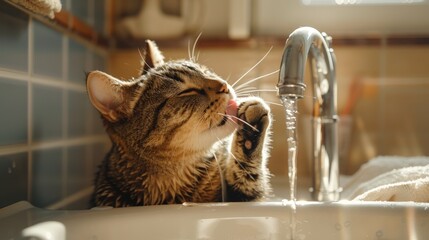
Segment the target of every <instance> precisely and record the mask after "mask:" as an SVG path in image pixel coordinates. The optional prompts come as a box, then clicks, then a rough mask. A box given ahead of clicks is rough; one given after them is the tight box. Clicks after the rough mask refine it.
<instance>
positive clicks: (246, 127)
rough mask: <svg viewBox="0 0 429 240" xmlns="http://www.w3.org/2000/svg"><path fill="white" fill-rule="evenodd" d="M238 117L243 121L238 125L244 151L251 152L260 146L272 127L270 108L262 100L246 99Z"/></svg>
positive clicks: (241, 105)
mask: <svg viewBox="0 0 429 240" xmlns="http://www.w3.org/2000/svg"><path fill="white" fill-rule="evenodd" d="M237 116H238V117H239V118H240V119H241V121H239V122H238V124H239V126H240V128H239V134H240V136H241V137H242V139H240V140H241V144H242V146H243V150H245V151H246V152H249V151H250V152H251V151H253V150H255V149H256V148H257V147H258V146H259V145H260V140H261V136H265V132H266V130H267V128H268V126H269V125H270V122H271V115H270V108H269V107H268V105H267V104H266V103H264V101H263V100H262V99H260V98H257V97H251V98H246V99H244V101H243V102H241V103H240V105H239V107H238V113H237Z"/></svg>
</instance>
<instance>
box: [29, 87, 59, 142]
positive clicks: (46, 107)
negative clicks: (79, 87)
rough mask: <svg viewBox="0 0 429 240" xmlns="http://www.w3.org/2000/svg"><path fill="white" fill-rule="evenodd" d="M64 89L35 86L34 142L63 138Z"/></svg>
mask: <svg viewBox="0 0 429 240" xmlns="http://www.w3.org/2000/svg"><path fill="white" fill-rule="evenodd" d="M62 91H63V90H62V89H59V88H53V87H47V86H41V85H35V86H34V87H33V140H34V141H44V140H55V139H60V138H62V135H63V134H62V120H63V117H62V116H63V113H62V109H63V104H62Z"/></svg>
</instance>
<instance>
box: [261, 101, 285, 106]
mask: <svg viewBox="0 0 429 240" xmlns="http://www.w3.org/2000/svg"><path fill="white" fill-rule="evenodd" d="M264 102H266V103H268V104H269V105H274V106H280V107H283V105H282V104H281V103H277V102H271V101H266V100H264Z"/></svg>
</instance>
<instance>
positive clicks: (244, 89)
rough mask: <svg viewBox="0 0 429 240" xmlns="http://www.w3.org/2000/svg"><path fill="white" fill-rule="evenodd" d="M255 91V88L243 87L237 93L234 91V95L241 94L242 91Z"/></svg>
mask: <svg viewBox="0 0 429 240" xmlns="http://www.w3.org/2000/svg"><path fill="white" fill-rule="evenodd" d="M256 89H257V88H256V87H244V88H242V89H239V90H238V91H235V93H236V94H240V93H242V92H244V91H249V90H256Z"/></svg>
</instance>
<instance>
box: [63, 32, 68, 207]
mask: <svg viewBox="0 0 429 240" xmlns="http://www.w3.org/2000/svg"><path fill="white" fill-rule="evenodd" d="M68 46H69V41H68V38H67V37H66V36H65V35H62V52H63V54H62V57H63V59H62V60H63V62H62V70H63V71H62V79H61V83H66V82H67V80H68V77H67V76H68V70H69V69H68V59H69V52H68ZM67 112H68V90H67V89H65V88H63V89H62V112H61V115H62V138H63V139H68V131H67V126H68V113H67ZM68 151H69V150H68V148H67V147H66V146H63V147H62V159H61V161H62V163H61V166H62V168H61V172H62V174H61V198H62V199H64V198H66V196H67V179H68V171H67V165H68V161H69V159H68Z"/></svg>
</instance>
